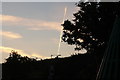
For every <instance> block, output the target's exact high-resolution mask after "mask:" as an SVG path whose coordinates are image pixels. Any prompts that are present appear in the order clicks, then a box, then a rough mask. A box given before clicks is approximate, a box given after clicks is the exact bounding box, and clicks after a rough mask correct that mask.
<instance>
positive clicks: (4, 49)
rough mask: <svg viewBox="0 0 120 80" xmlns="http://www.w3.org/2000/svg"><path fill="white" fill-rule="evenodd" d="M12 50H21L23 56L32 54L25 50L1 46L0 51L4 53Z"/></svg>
mask: <svg viewBox="0 0 120 80" xmlns="http://www.w3.org/2000/svg"><path fill="white" fill-rule="evenodd" d="M11 50H15V51H17V52H19V53H20V54H21V55H22V56H28V57H29V56H30V55H28V54H27V53H25V52H24V51H23V50H20V49H15V48H10V47H4V46H0V52H2V53H10V52H11Z"/></svg>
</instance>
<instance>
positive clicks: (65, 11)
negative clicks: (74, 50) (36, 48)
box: [57, 7, 67, 55]
mask: <svg viewBox="0 0 120 80" xmlns="http://www.w3.org/2000/svg"><path fill="white" fill-rule="evenodd" d="M66 13H67V7H65V9H64V16H63V21H62V23H64V20H65V16H66ZM62 29H63V28H61V32H60V39H59V45H58V53H57V54H58V55H59V54H60V46H61V41H62V39H61V37H62Z"/></svg>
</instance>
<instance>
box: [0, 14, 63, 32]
mask: <svg viewBox="0 0 120 80" xmlns="http://www.w3.org/2000/svg"><path fill="white" fill-rule="evenodd" d="M0 16H2V18H1V19H0V21H2V22H3V25H7V26H25V27H27V29H28V30H57V31H60V30H61V26H60V25H61V23H59V22H50V21H43V20H35V19H28V18H23V17H17V16H11V15H0Z"/></svg>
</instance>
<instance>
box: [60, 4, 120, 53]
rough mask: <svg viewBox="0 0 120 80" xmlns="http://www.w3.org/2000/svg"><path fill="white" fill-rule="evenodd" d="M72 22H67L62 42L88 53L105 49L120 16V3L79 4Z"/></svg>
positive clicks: (64, 26)
mask: <svg viewBox="0 0 120 80" xmlns="http://www.w3.org/2000/svg"><path fill="white" fill-rule="evenodd" d="M76 6H77V7H79V10H78V12H76V13H74V14H73V15H74V19H73V20H72V21H69V20H65V21H64V24H62V26H63V36H62V40H63V41H64V42H67V43H68V44H70V45H76V47H75V50H81V49H83V48H84V49H86V50H87V51H88V52H91V51H95V50H97V49H98V48H99V49H100V48H102V49H104V48H105V46H106V45H107V42H108V40H109V36H110V33H111V30H112V27H113V24H114V21H115V18H116V16H117V15H118V14H119V11H120V10H119V9H120V2H109V3H108V2H104V3H103V2H79V3H77V4H76Z"/></svg>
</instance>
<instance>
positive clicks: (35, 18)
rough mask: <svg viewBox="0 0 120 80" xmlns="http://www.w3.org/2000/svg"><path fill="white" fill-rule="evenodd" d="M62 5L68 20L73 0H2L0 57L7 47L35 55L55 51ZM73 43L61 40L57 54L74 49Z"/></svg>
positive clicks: (39, 55) (61, 19)
mask: <svg viewBox="0 0 120 80" xmlns="http://www.w3.org/2000/svg"><path fill="white" fill-rule="evenodd" d="M65 7H67V13H66V16H65V19H69V20H71V19H72V18H73V13H75V12H76V11H77V9H78V8H77V7H76V6H75V2H56V3H55V2H3V3H2V14H1V15H0V16H2V31H1V32H0V36H2V46H0V50H2V58H3V59H2V60H3V61H4V59H5V58H6V57H8V55H9V53H10V52H11V50H16V51H18V53H19V54H21V55H23V56H29V57H34V56H36V57H39V58H48V57H50V55H51V54H57V50H58V43H59V36H60V30H61V28H62V26H61V23H62V21H63V16H64V9H65ZM73 47H74V46H70V45H67V44H66V43H64V42H62V44H61V49H60V54H61V55H62V56H69V55H70V54H71V53H74V48H73Z"/></svg>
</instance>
